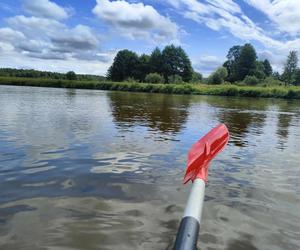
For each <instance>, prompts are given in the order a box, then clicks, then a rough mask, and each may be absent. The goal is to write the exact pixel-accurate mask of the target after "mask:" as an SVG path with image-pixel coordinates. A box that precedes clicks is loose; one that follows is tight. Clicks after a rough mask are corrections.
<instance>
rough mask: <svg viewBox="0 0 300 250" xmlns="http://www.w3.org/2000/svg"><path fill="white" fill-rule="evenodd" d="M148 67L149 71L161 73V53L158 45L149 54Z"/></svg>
mask: <svg viewBox="0 0 300 250" xmlns="http://www.w3.org/2000/svg"><path fill="white" fill-rule="evenodd" d="M149 67H150V72H153V73H159V74H161V73H162V54H161V51H160V49H159V48H158V47H156V48H155V49H154V50H153V51H152V53H151V55H150V59H149Z"/></svg>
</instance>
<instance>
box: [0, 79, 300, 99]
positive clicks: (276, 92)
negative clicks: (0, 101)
mask: <svg viewBox="0 0 300 250" xmlns="http://www.w3.org/2000/svg"><path fill="white" fill-rule="evenodd" d="M0 85H16V86H35V87H55V88H75V89H98V90H118V91H129V92H147V93H165V94H188V95H191V94H193V95H219V96H240V97H264V98H285V99H300V87H298V86H288V87H287V86H273V87H261V86H238V85H233V84H232V85H231V84H224V85H205V84H188V83H183V84H151V83H137V82H110V81H78V80H61V79H58V80H56V79H39V78H21V77H0Z"/></svg>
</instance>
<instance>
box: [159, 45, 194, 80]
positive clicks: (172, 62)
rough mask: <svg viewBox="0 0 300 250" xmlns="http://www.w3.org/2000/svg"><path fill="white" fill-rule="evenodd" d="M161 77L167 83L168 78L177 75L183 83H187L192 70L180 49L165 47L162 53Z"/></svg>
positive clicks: (185, 55) (172, 46) (188, 60)
mask: <svg viewBox="0 0 300 250" xmlns="http://www.w3.org/2000/svg"><path fill="white" fill-rule="evenodd" d="M162 62H163V66H162V69H163V72H162V73H163V76H164V78H165V81H166V82H167V83H168V78H169V77H170V76H175V75H179V76H180V77H181V78H182V80H183V81H185V82H189V81H190V80H191V79H192V76H193V68H192V65H191V61H190V59H189V58H188V56H187V54H186V53H185V51H184V50H183V49H182V48H181V47H175V46H174V45H169V46H166V47H165V48H164V50H163V52H162Z"/></svg>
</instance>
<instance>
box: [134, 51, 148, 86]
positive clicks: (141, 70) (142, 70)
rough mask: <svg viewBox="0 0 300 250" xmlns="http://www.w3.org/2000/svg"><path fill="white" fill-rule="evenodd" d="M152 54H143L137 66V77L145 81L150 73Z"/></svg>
mask: <svg viewBox="0 0 300 250" xmlns="http://www.w3.org/2000/svg"><path fill="white" fill-rule="evenodd" d="M149 60H150V56H148V55H146V54H142V55H141V56H140V57H139V61H138V64H137V68H136V73H135V75H136V79H138V80H139V81H141V82H143V81H144V80H145V77H146V75H147V74H149V73H150V69H149V68H150V65H149Z"/></svg>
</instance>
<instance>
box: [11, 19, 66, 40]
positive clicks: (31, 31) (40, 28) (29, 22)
mask: <svg viewBox="0 0 300 250" xmlns="http://www.w3.org/2000/svg"><path fill="white" fill-rule="evenodd" d="M7 22H8V24H9V26H10V27H12V28H14V29H15V30H21V31H22V32H23V33H24V34H25V35H26V36H34V37H48V36H52V35H53V36H54V35H55V34H56V33H57V32H59V31H60V32H63V30H64V29H66V25H64V24H63V23H61V22H59V21H57V20H52V19H47V18H41V17H34V16H31V17H26V16H23V15H18V16H14V17H10V18H8V19H7Z"/></svg>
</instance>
